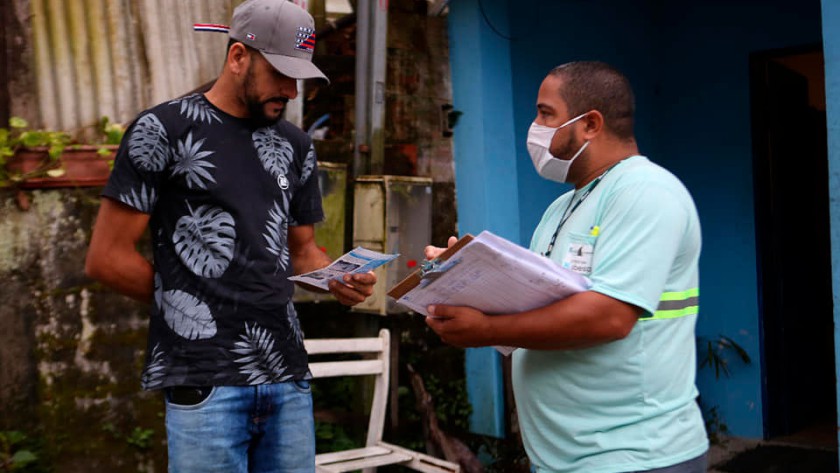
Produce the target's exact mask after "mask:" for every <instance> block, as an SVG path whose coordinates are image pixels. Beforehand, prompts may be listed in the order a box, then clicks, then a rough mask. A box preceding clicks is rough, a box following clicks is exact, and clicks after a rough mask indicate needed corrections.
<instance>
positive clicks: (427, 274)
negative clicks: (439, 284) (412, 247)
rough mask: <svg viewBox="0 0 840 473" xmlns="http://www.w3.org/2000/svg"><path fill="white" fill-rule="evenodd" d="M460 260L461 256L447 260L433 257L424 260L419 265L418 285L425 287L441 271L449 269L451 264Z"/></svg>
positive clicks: (441, 273) (440, 274) (434, 279)
mask: <svg viewBox="0 0 840 473" xmlns="http://www.w3.org/2000/svg"><path fill="white" fill-rule="evenodd" d="M460 262H461V258H450V259H448V260H441V259H440V258H435V259H433V260H428V261H424V262H423V264H422V265H420V287H426V286H428V285H429V284H431V283H432V282H434V281H436V280H437V279H438V278H439V277H441V276H442V275H443V273H445V272H447V271H449V270H450V269H451V268H452V267H453V266H455V265H456V264H458V263H460Z"/></svg>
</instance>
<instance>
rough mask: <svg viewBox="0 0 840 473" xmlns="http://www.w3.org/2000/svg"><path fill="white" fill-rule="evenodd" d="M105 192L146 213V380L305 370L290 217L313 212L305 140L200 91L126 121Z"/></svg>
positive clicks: (312, 170) (209, 381) (318, 211)
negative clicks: (149, 292)
mask: <svg viewBox="0 0 840 473" xmlns="http://www.w3.org/2000/svg"><path fill="white" fill-rule="evenodd" d="M103 195H104V196H105V197H108V198H110V199H113V200H115V201H118V202H121V203H123V204H125V205H128V206H130V207H132V208H134V209H136V210H139V211H140V212H144V213H146V214H149V228H150V230H151V236H152V245H153V253H154V268H155V280H154V284H155V292H154V301H153V302H154V303H153V306H152V310H151V316H150V320H149V344H148V353H147V358H146V366H145V369H144V370H143V376H142V384H143V388H144V389H160V388H164V387H167V386H208V385H234V386H243V385H255V384H265V383H277V382H284V381H289V380H300V379H307V378H309V377H310V376H311V375H310V373H309V369H308V365H307V357H306V351H305V349H304V347H303V334H302V333H301V329H300V324H299V322H298V318H297V313H296V312H295V308H294V305H293V304H292V301H291V299H292V293H293V291H294V288H293V285H292V283H291V282H290V281H289V280H288V277H289V276H290V275H292V265H291V260H290V256H289V246H288V228H289V226H290V225H308V224H313V223H316V222H319V221H321V220H322V219H323V216H324V213H323V210H322V208H321V194H320V191H319V189H318V176H317V163H316V157H315V149H314V147H313V145H312V140H311V139H310V138H309V137H308V136H307V135H306V134H305V133H303V132H302V131H301V130H300V129H298V128H297V127H295V126H294V125H292V124H290V123H288V122H286V121H284V120H281V121H280V122H278V123H277V124H274V125H271V126H267V127H258V126H255V125H253V124H252V122H250V121H249V120H247V119H241V118H237V117H233V116H231V115H228V114H226V113H225V112H223V111H221V110H220V109H218V108H216V107H215V106H213V105H212V104H211V103H210V102H209V101H208V100H207V99H206V98H205V97H204V96H203V95H201V94H195V95H191V96H188V97H184V98H181V99H178V100H174V101H171V102H168V103H163V104H160V105H158V106H156V107H154V108H151V109H149V110H147V111H145V112H143V113H141V114H140V116H139V117H138V118H137V119H136V120H135V121H134V123H132V125H131V126H130V127H129V128H128V130H127V131H126V134H125V137H124V139H123V141H122V144H121V145H120V149H119V151H118V153H117V158H116V160H115V162H114V170H113V172H112V174H111V177H110V179H109V181H108V184H107V186H106V187H105V190H104V192H103Z"/></svg>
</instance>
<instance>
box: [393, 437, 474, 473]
mask: <svg viewBox="0 0 840 473" xmlns="http://www.w3.org/2000/svg"><path fill="white" fill-rule="evenodd" d="M379 446H381V447H385V448H386V449H388V450H391V451H393V452H395V453H403V454H405V455H411V456H412V459H411V462H409V463H408V464H406V465H404V466H407V467H409V468H411V469H413V470H417V471H423V472H427V473H459V472H460V471H461V467H460V465H458V464H457V463H453V462H450V461H446V460H442V459H440V458H435V457H433V456H431V455H426V454H425V453H420V452H415V451H413V450H408V449H407V448H403V447H400V446H398V445H392V444H390V443H386V442H379Z"/></svg>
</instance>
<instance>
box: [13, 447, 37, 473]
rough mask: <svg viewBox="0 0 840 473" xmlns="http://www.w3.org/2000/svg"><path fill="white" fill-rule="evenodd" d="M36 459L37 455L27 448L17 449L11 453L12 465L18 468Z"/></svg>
mask: <svg viewBox="0 0 840 473" xmlns="http://www.w3.org/2000/svg"><path fill="white" fill-rule="evenodd" d="M37 460H38V457H37V456H36V455H35V454H34V453H32V452H30V451H29V450H18V451H17V452H15V454H14V455H12V467H13V468H14V469H18V468H21V467H24V466H26V465H28V464H30V463H32V462H35V461H37Z"/></svg>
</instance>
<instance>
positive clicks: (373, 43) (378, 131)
mask: <svg viewBox="0 0 840 473" xmlns="http://www.w3.org/2000/svg"><path fill="white" fill-rule="evenodd" d="M374 1H375V4H374V5H371V7H372V8H371V10H370V11H371V23H372V25H371V28H372V29H371V31H372V36H371V38H370V79H369V82H368V86H369V89H368V94H370V95H369V96H368V101H369V103H370V112H369V113H370V128H369V133H370V136H369V140H370V172H371V174H382V173H383V171H384V168H385V129H384V124H385V73H386V70H387V60H388V0H374Z"/></svg>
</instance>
